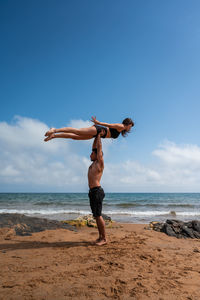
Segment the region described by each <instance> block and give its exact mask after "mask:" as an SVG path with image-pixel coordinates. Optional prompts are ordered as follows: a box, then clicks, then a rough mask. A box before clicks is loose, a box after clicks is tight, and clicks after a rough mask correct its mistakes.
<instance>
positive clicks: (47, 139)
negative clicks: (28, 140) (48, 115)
mask: <svg viewBox="0 0 200 300" xmlns="http://www.w3.org/2000/svg"><path fill="white" fill-rule="evenodd" d="M54 137H55V134H54V133H51V134H50V135H49V136H48V137H46V138H45V139H44V141H45V142H48V141H50V140H52V139H53V138H54Z"/></svg>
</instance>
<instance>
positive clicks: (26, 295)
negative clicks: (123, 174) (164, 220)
mask: <svg viewBox="0 0 200 300" xmlns="http://www.w3.org/2000/svg"><path fill="white" fill-rule="evenodd" d="M119 226H120V225H119ZM121 226H122V227H120V228H110V229H107V235H108V244H107V245H104V246H101V247H99V246H94V245H93V244H92V243H91V242H92V241H94V240H95V239H96V238H97V230H96V229H95V228H81V229H80V230H78V232H73V231H69V230H66V229H56V230H46V231H43V232H40V233H34V234H33V235H32V236H16V235H14V234H13V231H12V230H10V229H9V230H8V229H5V228H3V229H0V299H3V300H5V299H13V300H17V299H20V300H22V299H37V300H42V299H45V300H46V299H52V300H55V299H58V300H62V299H73V300H74V299H92V300H93V299H94V300H98V299H120V300H121V299H124V300H128V299H136V300H137V299H140V300H146V299H159V300H162V299H166V300H168V299H170V300H173V299H178V300H181V299H188V300H191V299H192V300H193V299H194V300H199V299H200V240H196V239H195V240H193V239H176V238H174V237H169V236H167V235H165V234H164V233H160V232H155V231H150V230H145V229H144V227H146V225H135V224H121Z"/></svg>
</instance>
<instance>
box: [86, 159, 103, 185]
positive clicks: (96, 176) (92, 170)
mask: <svg viewBox="0 0 200 300" xmlns="http://www.w3.org/2000/svg"><path fill="white" fill-rule="evenodd" d="M102 174H103V168H102V167H101V166H100V164H99V162H98V160H95V161H94V162H93V163H92V164H91V165H90V167H89V169H88V185H89V188H90V189H92V188H93V187H96V186H100V185H101V184H100V181H101V177H102Z"/></svg>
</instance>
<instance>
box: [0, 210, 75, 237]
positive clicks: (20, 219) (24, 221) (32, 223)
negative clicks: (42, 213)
mask: <svg viewBox="0 0 200 300" xmlns="http://www.w3.org/2000/svg"><path fill="white" fill-rule="evenodd" d="M4 227H6V228H12V229H14V230H15V233H16V235H21V236H25V235H31V234H32V233H33V232H40V231H44V230H53V229H57V228H63V229H68V230H73V231H74V230H75V228H74V227H73V226H71V225H69V224H65V223H62V222H59V221H56V220H48V219H43V218H35V217H28V216H25V215H22V214H0V228H4ZM9 235H10V234H8V238H9Z"/></svg>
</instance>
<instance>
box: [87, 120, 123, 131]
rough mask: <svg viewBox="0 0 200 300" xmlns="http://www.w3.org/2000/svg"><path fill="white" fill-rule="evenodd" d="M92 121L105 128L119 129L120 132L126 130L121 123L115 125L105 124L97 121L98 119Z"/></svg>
mask: <svg viewBox="0 0 200 300" xmlns="http://www.w3.org/2000/svg"><path fill="white" fill-rule="evenodd" d="M91 121H92V122H93V123H94V124H97V125H101V126H105V127H108V128H115V129H117V130H118V131H120V132H121V131H122V130H124V124H120V123H115V124H110V123H104V122H100V121H97V119H96V117H92V119H91Z"/></svg>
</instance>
